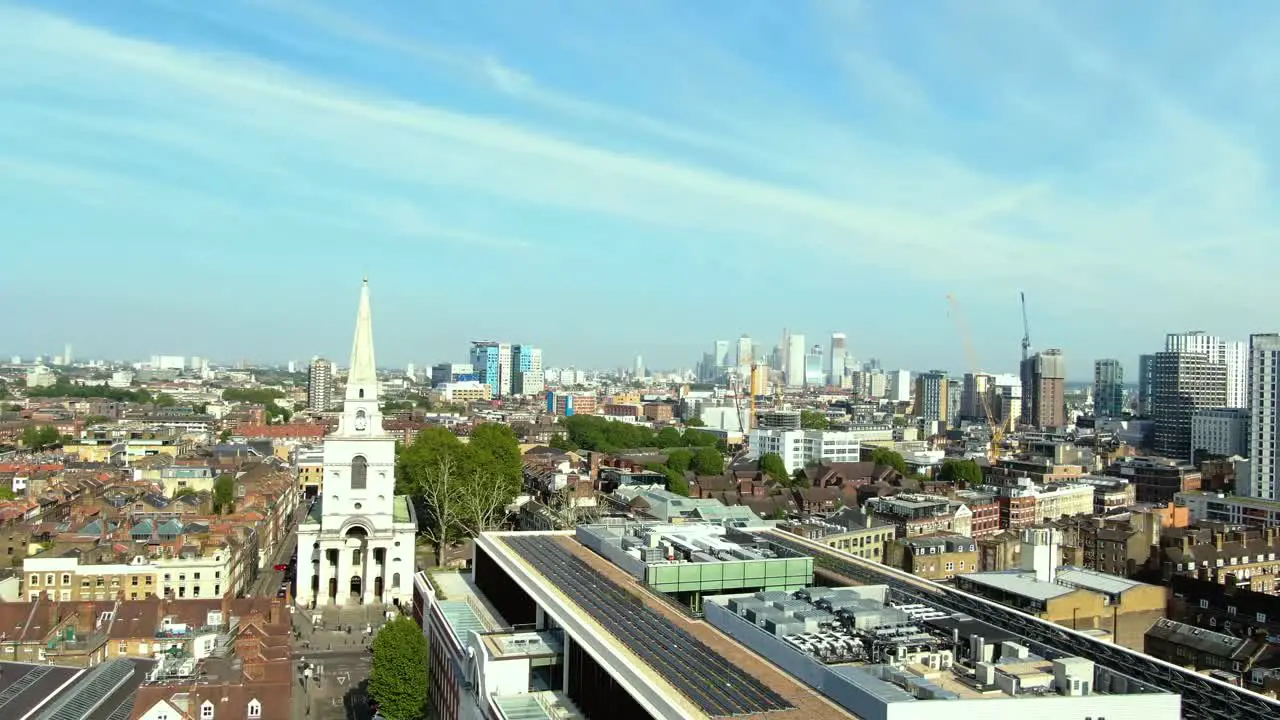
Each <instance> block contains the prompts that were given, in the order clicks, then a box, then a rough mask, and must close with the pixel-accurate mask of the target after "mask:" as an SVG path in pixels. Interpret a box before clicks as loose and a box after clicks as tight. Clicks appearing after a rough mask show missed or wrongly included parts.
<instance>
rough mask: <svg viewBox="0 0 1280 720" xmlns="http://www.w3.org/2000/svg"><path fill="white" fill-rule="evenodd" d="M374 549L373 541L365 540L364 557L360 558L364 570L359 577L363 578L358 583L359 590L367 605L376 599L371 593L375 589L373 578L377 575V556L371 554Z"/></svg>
mask: <svg viewBox="0 0 1280 720" xmlns="http://www.w3.org/2000/svg"><path fill="white" fill-rule="evenodd" d="M375 551H376V548H375V547H374V544H373V543H371V542H365V544H364V557H363V558H362V559H363V560H364V570H363V572H362V573H361V575H360V577H361V578H363V581H362V582H361V583H360V592H361V594H362V595H364V604H365V605H369V604H371V603H373V602H374V601H375V600H376V599H377V598H376V597H375V596H374V594H373V591H374V590H375V588H374V586H373V579H374V578H376V577H377V576H378V563H377V558H375V557H374V556H373V554H374V552H375Z"/></svg>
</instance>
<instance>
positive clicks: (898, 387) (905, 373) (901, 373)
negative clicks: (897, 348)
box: [886, 370, 911, 403]
mask: <svg viewBox="0 0 1280 720" xmlns="http://www.w3.org/2000/svg"><path fill="white" fill-rule="evenodd" d="M886 384H887V388H886V389H887V392H888V394H889V397H888V399H889V402H895V403H904V402H909V401H910V400H911V371H910V370H890V371H889V375H888V382H887V383H886Z"/></svg>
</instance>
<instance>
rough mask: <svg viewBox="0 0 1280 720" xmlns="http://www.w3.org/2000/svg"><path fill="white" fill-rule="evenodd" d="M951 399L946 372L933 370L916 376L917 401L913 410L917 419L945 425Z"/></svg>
mask: <svg viewBox="0 0 1280 720" xmlns="http://www.w3.org/2000/svg"><path fill="white" fill-rule="evenodd" d="M950 399H951V397H950V392H949V391H948V390H947V374H946V373H945V372H943V371H941V370H931V371H929V372H927V373H920V374H919V375H917V376H916V401H915V409H914V410H913V413H914V414H915V415H916V417H919V418H923V419H925V420H934V421H937V422H940V423H944V424H945V423H946V422H947V403H948V402H949V401H950Z"/></svg>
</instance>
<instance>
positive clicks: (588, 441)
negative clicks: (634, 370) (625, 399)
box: [552, 415, 719, 453]
mask: <svg viewBox="0 0 1280 720" xmlns="http://www.w3.org/2000/svg"><path fill="white" fill-rule="evenodd" d="M560 424H561V425H562V426H563V427H564V430H565V437H564V438H563V439H562V440H559V441H557V440H554V439H553V441H552V447H555V448H557V449H561V450H579V449H581V450H595V451H598V452H605V453H613V452H618V451H620V450H628V449H634V448H645V447H661V448H670V447H715V446H717V445H718V444H719V438H717V437H716V436H715V435H714V434H712V433H709V432H703V431H698V430H686V431H685V432H684V433H680V431H679V430H676V429H675V428H664V429H662V430H660V431H658V432H654V431H653V429H652V428H647V427H644V426H643V425H632V424H631V423H625V422H618V421H615V420H607V419H605V418H602V417H597V416H594V415H571V416H569V417H567V418H562V419H561V420H560Z"/></svg>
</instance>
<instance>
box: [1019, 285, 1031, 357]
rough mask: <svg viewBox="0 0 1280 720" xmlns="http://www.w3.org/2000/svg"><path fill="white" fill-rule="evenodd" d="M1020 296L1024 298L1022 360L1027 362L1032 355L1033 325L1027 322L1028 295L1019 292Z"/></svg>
mask: <svg viewBox="0 0 1280 720" xmlns="http://www.w3.org/2000/svg"><path fill="white" fill-rule="evenodd" d="M1018 296H1019V297H1020V298H1022V359H1023V360H1026V359H1027V358H1028V357H1029V356H1030V355H1031V323H1030V322H1028V321H1027V294H1026V293H1025V292H1021V291H1019V292H1018Z"/></svg>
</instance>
